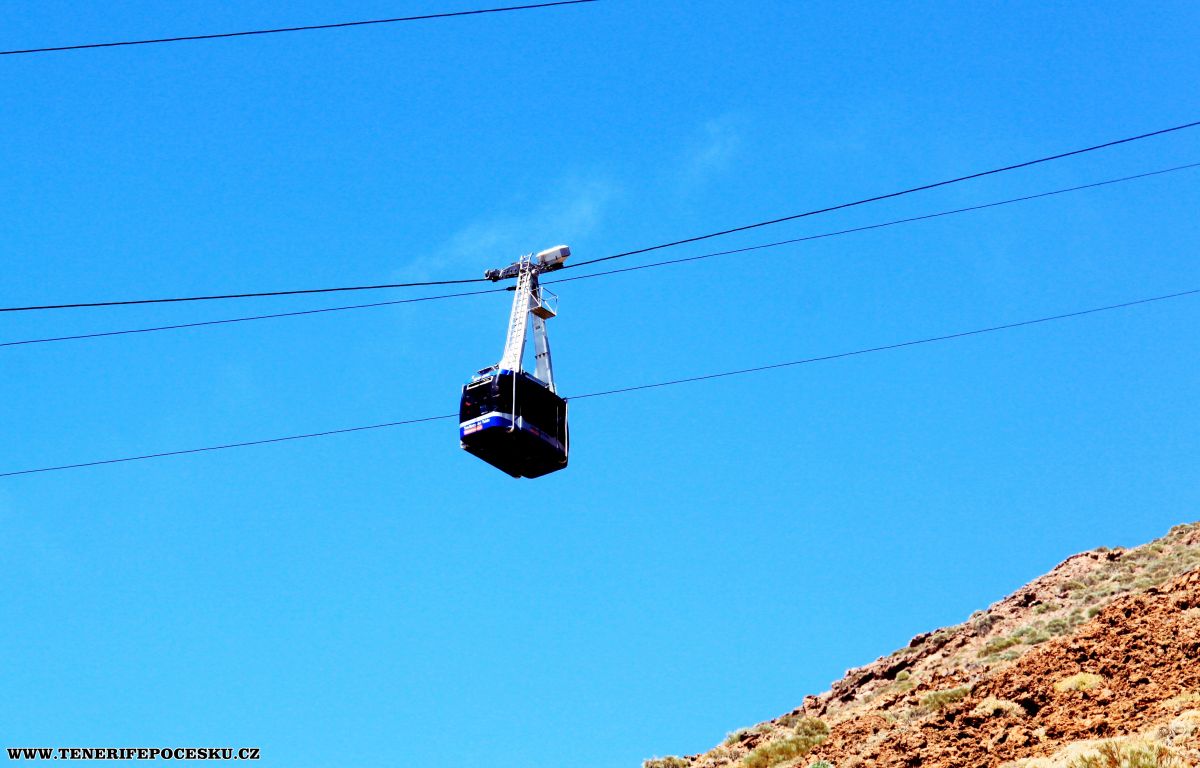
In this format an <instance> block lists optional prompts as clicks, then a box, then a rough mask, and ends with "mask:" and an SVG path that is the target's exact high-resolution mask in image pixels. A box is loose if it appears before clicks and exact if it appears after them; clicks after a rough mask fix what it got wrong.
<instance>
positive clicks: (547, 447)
mask: <svg viewBox="0 0 1200 768" xmlns="http://www.w3.org/2000/svg"><path fill="white" fill-rule="evenodd" d="M458 422H459V427H458V436H459V440H460V441H461V442H462V447H463V448H464V449H465V450H466V451H467V452H468V453H472V454H474V455H476V456H478V457H479V458H481V459H483V460H484V461H486V462H487V463H488V464H491V465H492V466H494V467H496V468H497V469H500V470H502V471H504V472H507V473H508V474H510V475H512V476H513V477H541V476H542V475H546V474H549V473H551V472H555V471H557V470H560V469H562V468H564V467H565V466H567V449H568V446H569V444H570V440H569V437H568V434H567V401H566V400H564V399H562V398H561V397H559V396H558V395H556V394H555V393H553V392H551V391H550V388H549V387H548V386H546V385H545V384H543V383H542V382H541V381H539V380H538V379H536V378H534V377H533V376H530V375H529V374H528V373H525V372H524V371H515V372H514V371H507V370H498V369H485V370H484V371H481V372H480V374H479V375H477V376H476V377H475V378H474V379H473V380H472V381H471V383H470V384H467V385H466V386H465V387H463V392H462V400H461V401H460V403H459V409H458Z"/></svg>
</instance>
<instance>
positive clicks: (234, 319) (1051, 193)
mask: <svg viewBox="0 0 1200 768" xmlns="http://www.w3.org/2000/svg"><path fill="white" fill-rule="evenodd" d="M1197 167H1200V163H1189V164H1187V165H1177V166H1174V167H1172V168H1163V169H1160V170H1157V171H1147V172H1145V173H1139V174H1135V175H1133V176H1122V177H1120V178H1116V179H1106V180H1105V181H1097V182H1093V183H1091V184H1081V185H1079V186H1074V187H1065V188H1063V189H1055V190H1052V191H1049V192H1039V193H1037V194H1033V195H1024V196H1022V197H1013V198H1009V199H1007V200H997V201H994V202H991V203H983V204H980V205H971V206H967V207H965V208H953V209H950V210H946V211H938V212H936V213H927V214H924V215H921V216H910V217H907V218H903V219H892V220H891V221H884V222H880V223H877V224H866V225H863V226H859V227H851V228H849V229H839V230H835V231H833V232H822V233H819V234H815V235H806V236H804V237H793V238H790V239H788V240H778V241H775V242H773V243H761V244H759V245H750V246H746V247H744V248H734V249H732V250H727V251H715V252H713V253H705V254H700V255H698V256H686V257H684V258H679V259H667V260H665V261H655V262H650V263H649V264H639V265H637V266H633V267H622V268H618V269H608V270H604V271H602V272H593V273H591V274H586V275H573V276H571V277H564V278H559V279H557V280H543V281H542V283H543V284H544V285H551V284H554V283H567V282H572V281H575V280H588V279H591V278H594V277H607V276H610V275H616V274H622V273H625V272H636V271H639V270H643V269H653V268H655V267H667V266H673V265H676V264H687V263H690V262H695V261H703V260H704V259H711V258H714V257H717V256H728V255H732V254H739V253H747V252H749V251H757V250H762V249H765V248H778V247H780V246H783V245H792V244H795V243H803V242H807V241H810V240H821V239H824V238H829V237H839V236H841V235H848V234H853V233H856V232H867V231H870V230H874V229H883V228H885V227H893V226H896V225H899V224H910V223H913V222H918V221H927V220H929V219H936V218H940V217H943V216H953V215H956V214H960V213H970V212H972V211H982V210H986V209H988V208H996V207H999V206H1002V205H1011V204H1013V203H1021V202H1026V201H1029V200H1037V199H1039V198H1043V197H1052V196H1055V195H1062V194H1066V193H1068V192H1078V191H1081V190H1085V189H1095V188H1097V187H1104V186H1108V185H1111V184H1120V183H1122V182H1126V181H1134V180H1137V179H1144V178H1148V177H1151V176H1159V175H1162V174H1166V173H1174V172H1176V171H1182V170H1187V169H1189V168H1197ZM507 290H510V289H509V288H491V289H485V290H480V291H463V292H460V293H445V294H441V295H437V296H422V297H420V298H415V299H396V300H392V301H376V302H372V303H369V304H350V305H344V306H338V307H324V308H321V309H308V310H300V311H295V312H275V313H270V314H263V315H250V316H248V317H232V318H226V319H221V320H202V321H199V322H191V323H176V324H173V325H158V326H150V327H144V328H128V329H124V330H116V331H99V332H95V333H80V334H74V335H68V336H51V337H44V338H35V339H20V340H17V341H4V342H0V348H2V347H17V346H25V345H29V344H47V343H52V342H61V341H79V340H84V339H99V338H106V337H110V336H127V335H130V334H139V333H156V332H159V331H177V330H183V329H186V328H202V327H210V326H217V325H228V324H231V323H244V322H250V321H255V320H273V319H277V318H285V317H302V316H306V315H321V314H325V313H329V312H344V311H347V310H353V309H371V308H375V307H388V306H394V305H397V304H413V303H417V302H425V301H439V300H442V299H454V298H461V297H464V296H479V295H481V294H487V293H503V292H504V291H507Z"/></svg>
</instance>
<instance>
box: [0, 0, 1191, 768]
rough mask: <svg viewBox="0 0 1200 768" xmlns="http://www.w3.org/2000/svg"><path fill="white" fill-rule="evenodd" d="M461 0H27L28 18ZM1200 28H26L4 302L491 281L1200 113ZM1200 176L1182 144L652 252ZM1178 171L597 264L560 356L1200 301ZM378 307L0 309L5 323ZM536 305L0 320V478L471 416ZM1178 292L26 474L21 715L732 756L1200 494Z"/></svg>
mask: <svg viewBox="0 0 1200 768" xmlns="http://www.w3.org/2000/svg"><path fill="white" fill-rule="evenodd" d="M464 7H469V4H466V3H456V4H450V3H442V2H437V3H435V2H353V3H336V4H335V3H328V2H315V1H314V2H295V3H288V4H287V7H286V8H285V7H283V6H281V5H280V4H278V3H267V2H243V3H233V4H214V3H201V2H180V3H170V4H163V3H152V2H148V1H144V0H133V1H131V2H125V3H120V4H115V5H114V4H100V3H92V4H82V5H81V4H79V3H69V2H63V1H61V0H56V1H54V2H32V1H31V0H10V1H9V2H7V3H6V4H5V6H4V10H3V19H2V21H3V23H2V24H0V47H3V48H17V47H28V46H35V45H53V44H63V43H75V42H85V41H93V40H109V39H115V38H124V37H154V36H160V35H171V34H189V33H203V32H219V31H227V30H233V29H245V28H254V27H262V26H281V25H292V24H308V23H320V22H325V21H339V20H346V19H352V18H371V17H380V16H392V15H397V14H406V13H419V12H427V11H432V10H440V9H446V8H464ZM1198 25H1200V10H1198V9H1197V6H1196V5H1195V4H1194V3H1183V2H1179V3H1163V4H1156V5H1155V6H1154V8H1153V9H1147V8H1146V7H1144V6H1138V5H1130V4H1118V3H1084V2H1079V3H1055V4H1052V5H1051V4H1041V3H1037V4H1035V3H1028V4H1024V5H1019V4H998V3H997V4H991V5H981V4H961V3H949V2H947V3H934V4H923V5H916V4H903V5H900V6H893V5H890V4H889V5H884V4H880V5H873V4H863V3H825V4H800V3H788V2H758V3H725V2H716V1H715V0H701V1H699V2H689V3H682V2H673V3H634V2H620V1H618V0H606V1H605V2H600V3H595V4H592V5H584V6H577V7H570V8H562V9H557V10H551V11H535V12H526V13H513V14H507V15H501V16H491V17H479V18H471V19H459V20H450V21H439V22H429V23H420V24H407V25H396V26H379V27H372V28H363V29H356V30H342V31H330V32H313V33H305V34H292V35H275V36H269V37H259V38H249V39H238V40H223V41H216V42H209V43H188V44H179V45H169V46H168V45H163V46H145V47H135V48H121V49H111V50H98V51H86V52H79V53H62V54H46V55H38V56H26V57H3V58H0V82H2V83H3V118H2V119H0V167H2V168H3V181H2V185H3V205H2V206H0V235H2V237H0V247H2V248H3V263H4V265H5V270H4V274H3V277H2V279H0V304H3V305H14V304H30V303H43V302H56V301H64V300H65V301H72V300H77V301H86V300H92V299H96V298H101V299H108V298H130V297H133V298H136V297H143V296H156V295H170V294H188V293H197V292H225V291H230V290H233V291H242V290H269V289H277V288H306V287H315V286H322V285H336V284H347V283H350V284H353V283H361V282H380V281H392V280H402V279H405V278H409V277H413V276H415V277H417V278H419V279H438V278H456V277H461V276H476V275H478V274H481V273H482V271H483V270H484V269H486V268H489V267H497V266H502V265H504V264H506V263H508V262H509V261H511V260H512V259H514V258H515V257H516V256H517V255H519V254H520V253H521V252H523V251H530V250H537V249H541V248H544V247H547V246H551V245H554V244H557V243H559V242H565V243H569V244H571V246H572V247H573V248H574V251H575V254H576V258H577V259H582V258H590V257H595V256H602V255H606V254H608V253H612V252H614V251H619V250H624V249H627V248H635V247H639V246H643V245H649V244H653V243H657V242H661V241H664V240H669V239H674V238H676V237H685V236H688V235H692V234H697V233H700V232H705V231H708V230H711V229H716V228H722V227H725V226H735V225H738V224H742V223H746V222H749V221H754V220H758V219H763V218H769V217H773V216H777V215H783V214H787V213H792V212H797V211H801V210H805V209H808V208H813V207H817V206H820V205H823V204H826V203H831V202H840V201H844V200H849V199H854V198H857V197H863V196H867V195H871V194H876V193H881V192H887V191H891V190H894V189H898V188H901V187H905V186H909V185H913V184H919V183H923V182H927V181H934V180H937V179H941V178H945V177H949V176H955V175H958V174H960V173H965V172H970V171H975V170H981V169H984V168H989V167H993V166H996V165H1000V164H1004V163H1008V162H1016V161H1020V160H1024V159H1028V158H1032V157H1037V156H1040V155H1045V154H1050V153H1053V152H1057V151H1062V150H1067V149H1071V148H1074V147H1080V146H1086V145H1088V144H1093V143H1099V142H1102V141H1106V140H1109V139H1114V138H1119V137H1121V136H1126V135H1132V134H1136V133H1141V132H1144V131H1149V130H1153V129H1155V128H1160V127H1165V126H1170V125H1175V124H1179V123H1184V122H1188V121H1191V120H1195V119H1197V118H1198V116H1200V103H1198V100H1197V98H1196V96H1197V90H1196V83H1197V82H1200V50H1198V49H1197V47H1196V44H1195V42H1196V39H1195V31H1196V29H1197V28H1198ZM1197 160H1200V131H1195V130H1194V131H1190V132H1183V133H1178V134H1174V135H1171V136H1168V137H1164V138H1160V139H1155V140H1151V141H1146V142H1141V143H1139V144H1136V145H1130V146H1126V147H1123V148H1119V149H1114V150H1109V151H1105V152H1103V153H1096V154H1092V155H1087V156H1083V157H1079V158H1074V159H1071V160H1067V161H1063V162H1061V163H1056V164H1053V165H1047V166H1042V167H1038V168H1035V169H1030V170H1026V171H1021V172H1017V173H1012V174H1008V175H1004V176H1002V177H993V178H989V179H985V180H981V181H978V182H972V183H967V184H962V185H957V186H954V187H952V188H946V189H942V190H939V191H936V192H931V193H925V194H920V195H914V196H911V197H907V198H904V199H902V200H896V201H892V202H889V203H886V204H878V205H873V206H868V207H863V208H858V209H855V210H853V211H847V212H843V213H840V214H835V215H829V216H823V217H819V218H813V219H807V220H804V221H801V222H795V223H792V224H786V225H780V226H777V227H772V228H770V229H767V230H760V231H758V232H752V233H746V234H744V235H741V236H737V237H729V238H723V239H721V240H720V241H714V242H713V243H709V244H699V245H697V246H693V247H688V248H679V249H675V250H673V251H670V252H669V253H670V254H671V255H676V256H682V255H690V254H699V253H704V252H707V251H710V250H717V249H720V248H724V247H736V246H740V245H749V244H753V243H758V242H764V241H768V240H774V239H780V238H784V237H797V236H802V235H805V234H810V233H815V232H821V231H825V230H829V229H838V228H842V227H847V226H855V225H859V224H866V223H871V222H874V221H881V220H885V219H890V218H895V217H899V216H906V215H916V214H921V213H925V212H929V211H934V210H940V209H942V208H949V207H956V206H961V205H970V204H974V203H979V202H987V201H990V200H994V199H1001V198H1004V197H1010V196H1014V195H1018V194H1026V193H1031V192H1039V191H1044V190H1049V189H1054V188H1056V187H1062V186H1068V185H1072V184H1079V183H1087V182H1091V181H1098V180H1101V179H1105V178H1110V177H1114V176H1121V175H1126V174H1130V173H1137V172H1140V171H1144V170H1150V169H1154V168H1160V167H1165V166H1169V165H1175V164H1180V163H1186V162H1194V161H1197ZM1198 181H1200V171H1186V172H1181V173H1177V174H1172V175H1169V176H1163V177H1158V178H1154V179H1148V180H1144V181H1139V182H1134V183H1130V184H1124V185H1119V186H1114V187H1108V188H1104V189H1100V190H1094V191H1088V192H1080V193H1076V194H1073V195H1069V196H1063V197H1058V198H1053V199H1049V200H1044V201H1039V202H1034V203H1027V204H1022V205H1017V206H1008V207H1004V208H999V209H995V210H991V211H986V212H980V213H974V214H968V215H963V216H958V217H951V218H945V219H939V220H937V221H933V222H926V223H919V224H912V225H907V226H904V227H896V228H891V229H887V230H881V231H877V232H873V233H865V234H858V235H852V236H847V237H842V238H835V239H830V240H823V241H819V242H816V243H810V244H804V245H799V246H792V247H787V248H780V249H776V250H771V251H762V252H757V253H755V254H753V255H748V256H743V257H724V258H721V259H711V260H708V261H705V262H701V263H699V264H695V265H690V266H679V267H672V268H664V269H659V270H650V271H645V272H638V273H633V274H630V275H626V276H621V277H613V278H608V279H597V280H590V281H581V282H577V283H569V284H566V285H563V286H562V287H561V290H559V293H560V295H561V296H562V314H561V316H560V317H559V318H558V319H556V320H554V321H553V323H552V326H551V333H552V340H553V343H554V350H555V362H556V368H557V373H558V376H559V378H560V382H561V387H562V389H563V391H565V392H566V393H568V394H570V393H573V392H574V393H578V392H585V391H592V390H596V389H604V388H609V387H616V386H622V385H626V384H637V383H643V382H648V381H655V380H659V379H664V378H672V377H676V376H686V375H692V374H700V373H706V372H711V371H717V370H723V369H728V368H736V367H742V366H750V365H758V364H764V363H771V362H776V361H780V360H788V359H793V358H799V357H807V356H810V355H818V354H825V353H832V352H839V351H843V350H848V349H854V348H857V347H862V346H870V345H874V344H882V343H888V342H893V341H902V340H905V339H910V338H918V337H921V336H928V335H935V334H938V333H944V332H952V331H957V330H965V329H970V328H975V327H978V326H983V325H990V324H993V323H997V322H1006V321H1010V320H1020V319H1024V318H1030V317H1037V316H1040V315H1047V314H1053V313H1056V312H1062V311H1071V310H1074V309H1083V308H1087V307H1090V306H1096V305H1102V304H1107V303H1114V302H1119V301H1124V300H1127V299H1135V298H1141V297H1145V296H1152V295H1155V294H1162V293H1169V292H1172V291H1176V290H1181V289H1186V288H1195V287H1197V286H1200V268H1198V264H1197V252H1198V246H1200V217H1198V216H1197V210H1198V207H1200V185H1198ZM645 260H649V258H648V257H647V258H646V259H645ZM629 261H631V262H633V263H641V261H637V260H629ZM402 295H404V294H401V293H399V292H395V293H392V294H390V295H389V296H388V297H394V298H399V297H401V296H402ZM380 298H384V297H380ZM361 300H366V297H364V296H353V297H352V298H351V300H350V301H347V298H346V297H344V296H342V297H336V296H335V297H326V298H311V297H310V298H294V299H286V300H285V299H278V300H266V301H256V302H245V303H233V302H230V303H226V304H216V303H212V304H206V305H183V306H171V307H157V308H130V309H110V310H86V311H76V312H64V313H39V314H28V315H4V316H0V341H10V340H16V339H23V338H30V337H35V336H46V335H57V334H62V333H81V332H90V331H104V330H112V329H117V328H126V327H137V326H140V325H156V324H162V323H166V322H189V321H194V320H206V319H215V318H223V317H232V316H237V315H241V314H253V313H256V312H263V311H268V312H269V311H286V310H289V309H305V308H312V307H320V306H334V305H338V304H343V303H354V302H355V301H361ZM507 313H508V295H507V294H505V295H500V296H494V295H493V296H484V297H475V298H469V299H458V300H453V301H444V302H431V303H427V304H420V305H414V306H409V307H399V308H396V307H392V308H382V309H371V310H361V311H354V312H342V313H336V314H329V315H322V316H317V317H308V318H297V319H284V320H272V321H265V322H257V323H245V324H240V325H235V326H222V327H218V328H208V329H197V330H188V331H179V332H168V333H158V334H145V335H140V336H131V337H119V338H109V339H101V340H94V341H80V342H69V343H60V344H43V345H32V346H27V347H8V348H3V349H0V366H2V367H0V402H2V403H3V407H2V409H0V459H2V460H0V471H10V470H17V469H25V468H29V467H35V466H41V465H49V464H63V463H70V462H73V461H86V460H91V459H103V458H110V457H115V456H123V455H129V454H137V453H144V452H148V451H158V450H171V449H177V448H188V447H194V446H202V445H208V444H212V443H223V442H229V441H236V440H246V439H255V438H263V437H273V436H277V435H286V434H292V433H296V432H309V431H318V430H323V429H332V428H338V427H346V426H353V425H357V424H368V423H373V422H380V421H389V420H393V419H404V418H410V417H420V416H427V415H432V414H441V413H449V412H451V411H453V410H454V409H455V408H456V407H457V398H458V390H459V386H460V384H461V382H462V381H463V380H464V378H465V377H466V376H467V375H469V373H470V372H471V371H473V370H474V369H476V368H479V367H482V366H484V365H487V364H490V363H492V362H495V361H496V360H497V359H498V357H499V354H500V348H501V346H502V342H503V333H504V323H505V321H506V319H507ZM1198 321H1200V300H1197V299H1182V300H1179V301H1176V302H1166V303H1161V304H1156V305H1151V306H1147V307H1143V308H1140V309H1134V310H1129V311H1123V312H1114V313H1110V314H1106V315H1101V316H1095V317H1091V318H1086V319H1078V320H1072V321H1067V322H1063V323H1059V324H1054V325H1047V326H1040V327H1036V328H1026V329H1021V330H1017V331H1012V332H1009V333H1006V334H998V335H992V336H986V337H979V338H973V339H969V340H963V341H956V342H951V343H947V344H942V345H930V346H925V347H919V348H914V349H908V350H902V351H896V352H888V353H883V354H878V355H872V356H867V357H861V358H854V359H849V360H842V361H836V362H830V363H823V364H820V365H813V366H806V367H802V368H797V369H790V370H786V371H782V372H779V373H774V374H765V375H761V376H755V377H746V378H741V379H726V380H721V381H718V382H713V383H707V384H697V385H689V386H684V387H675V388H671V389H663V390H657V391H652V392H647V393H642V394H632V395H628V396H620V397H612V398H607V399H595V400H587V401H580V402H579V403H577V404H576V406H575V407H573V409H572V411H571V419H572V448H573V455H572V457H571V466H570V467H569V469H568V470H567V471H565V472H561V473H558V474H556V475H553V476H550V477H546V478H544V479H541V480H538V481H532V482H531V481H520V482H518V481H513V480H511V479H509V478H507V477H506V476H503V475H501V474H499V473H498V472H497V471H495V470H493V469H492V468H490V467H488V466H487V465H485V464H483V463H481V462H479V461H478V460H476V459H473V458H472V457H470V456H468V455H466V454H464V453H463V452H462V451H461V450H460V449H459V448H458V443H457V434H456V430H455V425H453V424H452V423H450V422H434V423H431V424H425V425H419V426H414V427H405V428H399V429H393V430H382V431H377V432H371V433H364V434H357V435H350V436H344V437H332V438H327V439H321V440H309V441H303V442H297V443H290V444H286V445H280V446H274V447H265V448H249V449H244V450H231V451H224V452H220V453H213V454H206V455H202V456H193V457H184V458H174V459H164V460H161V461H148V462H140V463H133V464H125V465H120V466H113V467H107V468H99V469H87V470H79V471H72V472H62V473H50V474H44V475H34V476H25V477H17V478H8V479H5V480H3V481H0V563H2V571H0V573H2V574H3V584H4V588H3V590H0V688H2V689H3V690H4V691H5V696H3V697H0V740H2V741H3V744H0V746H16V745H47V746H49V745H96V746H110V745H111V746H125V745H147V746H149V745H178V746H188V745H199V746H205V745H222V746H223V745H232V746H242V745H255V746H260V747H261V748H262V749H263V754H264V765H279V766H326V765H331V764H341V765H360V764H376V765H405V764H407V765H487V766H494V767H496V768H517V767H525V766H542V765H544V766H563V765H571V766H587V767H589V768H590V767H595V768H618V767H623V766H635V765H638V763H639V761H640V760H641V759H642V758H645V757H649V756H651V755H654V754H666V753H684V752H695V751H699V750H702V749H705V748H708V747H710V746H711V745H713V744H715V743H717V742H719V741H720V740H721V739H722V737H723V736H724V734H725V733H726V732H727V731H729V730H732V729H734V728H736V727H738V726H742V725H746V724H750V723H754V722H757V721H760V720H762V719H765V718H768V717H772V716H775V715H778V714H780V713H782V712H785V711H787V710H789V709H790V708H792V707H794V706H796V705H799V704H800V703H801V700H802V697H803V696H804V695H805V694H807V693H817V692H820V691H821V690H824V689H825V688H826V687H827V685H828V683H829V682H830V681H831V680H834V679H835V678H837V677H839V676H840V675H841V673H842V672H843V671H844V670H845V669H846V668H847V667H851V666H854V665H857V664H861V663H864V662H867V661H870V660H871V659H874V658H875V657H876V656H878V655H881V654H885V653H887V652H889V651H891V650H892V649H893V648H895V647H897V646H899V645H901V644H903V643H905V642H906V641H907V640H908V639H909V638H910V637H911V636H912V635H913V634H916V633H918V632H920V631H924V630H928V629H931V628H933V627H937V626H940V625H944V624H948V623H953V622H957V621H961V620H963V619H965V618H966V617H967V616H968V615H969V614H970V613H971V611H973V610H975V609H977V608H980V607H983V606H986V605H987V604H988V603H990V602H992V601H993V600H995V599H998V598H1000V597H1001V596H1003V595H1004V594H1005V593H1007V592H1008V591H1009V590H1011V589H1013V588H1015V587H1017V586H1019V585H1021V584H1023V583H1025V582H1026V581H1027V580H1029V579H1030V578H1032V577H1033V576H1036V575H1038V574H1040V573H1043V572H1044V571H1046V570H1048V569H1049V568H1050V567H1052V566H1053V565H1054V564H1056V563H1057V562H1058V561H1060V560H1061V559H1063V558H1065V557H1066V556H1068V555H1070V554H1072V553H1074V552H1076V551H1079V550H1082V549H1085V548H1088V547H1093V546H1098V545H1101V544H1105V545H1122V544H1135V543H1138V542H1142V541H1145V540H1147V539H1150V538H1153V537H1154V536H1157V535H1159V534H1161V533H1164V532H1165V531H1166V530H1167V528H1169V527H1170V526H1171V525H1173V524H1175V523H1178V522H1182V521H1188V520H1195V519H1197V518H1198V517H1200V512H1198V511H1197V504H1196V501H1197V498H1198V496H1200V463H1198V462H1197V461H1196V457H1197V455H1200V437H1198V435H1200V430H1198V429H1197V427H1198V426H1200V418H1198V417H1200V408H1198V406H1197V403H1198V402H1200V398H1198V397H1197V396H1198V395H1200V374H1198V368H1197V362H1196V361H1197V354H1198V353H1200V342H1198V340H1197V334H1196V329H1197V327H1198Z"/></svg>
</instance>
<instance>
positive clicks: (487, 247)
mask: <svg viewBox="0 0 1200 768" xmlns="http://www.w3.org/2000/svg"><path fill="white" fill-rule="evenodd" d="M616 196H617V187H616V186H615V185H614V184H611V183H609V182H602V181H590V182H583V183H580V182H570V183H563V184H561V185H558V186H556V187H554V188H552V189H551V191H550V193H549V194H548V195H546V196H545V197H544V198H543V199H542V200H541V201H539V202H536V203H534V204H532V205H530V206H527V207H525V208H524V209H519V210H511V211H509V212H506V213H498V214H492V215H489V216H485V217H482V218H480V219H478V220H477V221H474V222H470V223H468V224H466V225H465V226H463V227H462V228H460V229H459V230H458V231H457V232H455V233H454V234H453V235H451V236H450V237H449V238H447V240H446V241H445V242H444V243H443V244H442V245H441V246H440V247H436V248H434V249H433V251H432V252H431V253H430V255H428V256H424V257H421V258H420V259H418V260H417V261H415V262H411V263H409V264H407V265H406V266H405V267H404V268H403V272H404V274H406V275H414V274H415V275H419V276H426V275H446V274H463V273H464V271H465V272H466V273H467V274H470V273H471V272H472V271H478V272H479V273H480V276H482V273H483V270H484V269H485V268H492V267H500V266H503V265H505V264H508V263H510V262H512V261H515V260H516V258H517V257H518V256H520V255H521V254H523V253H529V252H530V251H540V250H541V249H543V248H549V247H551V246H554V245H558V244H560V243H566V244H568V245H573V244H575V243H577V242H578V241H579V240H581V239H583V238H586V237H588V236H590V235H591V234H592V233H593V232H595V231H596V229H597V228H598V227H599V226H600V225H601V223H603V221H604V217H605V215H606V213H607V211H608V210H609V209H610V207H611V204H612V203H613V201H614V200H615V198H616Z"/></svg>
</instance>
